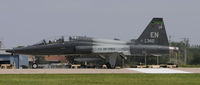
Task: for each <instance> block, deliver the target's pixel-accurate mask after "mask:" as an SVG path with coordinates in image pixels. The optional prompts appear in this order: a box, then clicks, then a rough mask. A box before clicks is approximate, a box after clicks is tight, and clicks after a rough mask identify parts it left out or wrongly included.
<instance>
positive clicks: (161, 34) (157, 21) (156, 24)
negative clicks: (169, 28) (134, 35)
mask: <svg viewBox="0 0 200 85" xmlns="http://www.w3.org/2000/svg"><path fill="white" fill-rule="evenodd" d="M137 43H138V44H145V45H165V46H169V42H168V38H167V34H166V30H165V25H164V22H163V18H153V19H152V21H151V22H150V23H149V25H148V26H147V27H146V29H145V30H144V32H143V33H142V35H141V36H140V37H139V38H138V39H137Z"/></svg>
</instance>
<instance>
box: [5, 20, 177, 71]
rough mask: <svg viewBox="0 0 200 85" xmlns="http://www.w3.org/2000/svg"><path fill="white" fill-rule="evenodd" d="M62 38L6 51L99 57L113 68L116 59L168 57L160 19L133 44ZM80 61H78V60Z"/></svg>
mask: <svg viewBox="0 0 200 85" xmlns="http://www.w3.org/2000/svg"><path fill="white" fill-rule="evenodd" d="M65 38H66V37H61V38H60V39H57V40H54V41H51V40H49V41H47V40H43V41H42V42H41V43H38V44H34V45H31V46H26V47H22V48H13V49H11V50H7V52H10V53H12V54H28V55H90V54H91V55H93V54H96V55H99V57H100V58H103V59H105V61H106V62H107V63H109V64H110V66H111V68H114V67H115V64H116V59H117V56H121V57H122V59H126V56H144V55H145V56H158V55H163V54H168V53H169V50H174V48H172V47H169V43H168V38H167V34H166V30H165V26H164V22H163V18H153V19H152V21H151V22H150V23H149V25H148V26H147V27H146V29H145V30H144V32H143V33H142V34H141V36H140V37H139V38H138V39H136V40H135V41H132V42H124V41H120V40H112V39H111V40H109V39H97V38H92V37H86V36H71V37H69V38H68V39H65ZM79 60H80V59H79Z"/></svg>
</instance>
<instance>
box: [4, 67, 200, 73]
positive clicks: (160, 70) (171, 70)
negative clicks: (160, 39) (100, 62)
mask: <svg viewBox="0 0 200 85" xmlns="http://www.w3.org/2000/svg"><path fill="white" fill-rule="evenodd" d="M129 73H130V74H132V73H133V74H137V73H141V74H142V73H146V74H190V73H200V68H123V69H0V74H129Z"/></svg>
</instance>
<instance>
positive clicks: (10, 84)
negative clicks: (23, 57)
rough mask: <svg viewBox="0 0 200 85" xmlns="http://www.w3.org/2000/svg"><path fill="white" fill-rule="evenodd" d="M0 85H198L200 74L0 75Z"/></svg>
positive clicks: (199, 83)
mask: <svg viewBox="0 0 200 85" xmlns="http://www.w3.org/2000/svg"><path fill="white" fill-rule="evenodd" d="M0 85H200V74H1V75H0Z"/></svg>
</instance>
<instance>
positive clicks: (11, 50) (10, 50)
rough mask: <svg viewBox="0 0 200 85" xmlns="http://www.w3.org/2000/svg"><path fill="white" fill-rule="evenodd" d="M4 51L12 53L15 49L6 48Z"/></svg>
mask: <svg viewBox="0 0 200 85" xmlns="http://www.w3.org/2000/svg"><path fill="white" fill-rule="evenodd" d="M6 52H8V53H14V52H15V51H14V50H13V49H9V50H6Z"/></svg>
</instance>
